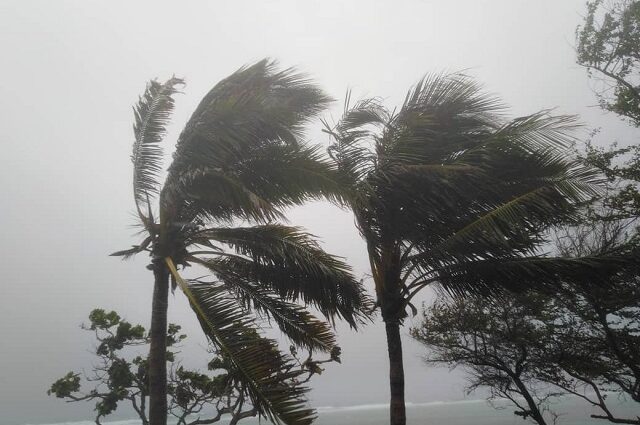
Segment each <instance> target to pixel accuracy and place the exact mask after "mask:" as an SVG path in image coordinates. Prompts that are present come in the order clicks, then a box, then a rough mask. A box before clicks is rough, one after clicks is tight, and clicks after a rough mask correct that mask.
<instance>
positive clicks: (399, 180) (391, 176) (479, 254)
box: [325, 74, 620, 425]
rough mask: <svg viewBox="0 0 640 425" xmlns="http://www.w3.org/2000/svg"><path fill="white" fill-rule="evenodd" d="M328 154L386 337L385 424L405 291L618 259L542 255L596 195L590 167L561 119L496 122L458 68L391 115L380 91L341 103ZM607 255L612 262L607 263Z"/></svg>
mask: <svg viewBox="0 0 640 425" xmlns="http://www.w3.org/2000/svg"><path fill="white" fill-rule="evenodd" d="M349 97H350V96H349V95H348V96H347V101H346V106H345V112H344V115H343V116H342V118H341V119H340V120H339V122H338V123H337V124H335V125H330V123H328V122H325V127H326V129H325V131H326V132H327V133H329V135H330V136H331V137H332V139H333V141H334V142H333V143H332V145H331V146H330V148H329V154H330V156H331V158H332V159H333V161H334V163H335V164H336V167H337V168H338V170H339V171H340V173H341V174H342V183H343V185H344V187H345V192H346V193H347V198H348V205H349V207H350V208H351V209H352V211H353V213H354V216H355V221H356V225H357V227H358V229H359V231H360V233H361V235H362V237H363V238H364V240H365V241H366V244H367V252H368V256H369V261H370V265H371V274H372V276H373V281H374V283H375V291H376V296H377V304H378V306H379V307H380V309H381V312H382V319H383V321H384V322H385V327H386V333H387V346H388V352H389V363H390V392H391V408H390V412H391V413H390V415H391V424H392V425H404V424H405V422H406V418H405V407H404V370H403V361H402V344H401V339H400V325H401V324H402V322H403V319H404V318H405V316H406V314H407V309H412V310H414V311H415V307H413V305H412V304H411V300H412V299H413V297H414V296H415V295H416V294H417V293H418V292H419V291H421V290H422V289H423V288H425V287H428V286H429V285H432V284H436V283H437V284H439V285H440V286H441V287H443V288H445V289H446V290H447V291H450V292H451V293H454V294H459V295H462V294H467V293H484V294H491V293H496V292H499V291H501V290H504V289H506V290H513V291H516V290H521V289H523V288H528V287H538V288H548V289H553V288H554V287H555V284H556V283H557V282H558V281H559V277H560V276H562V277H563V279H573V278H579V277H580V276H582V275H585V274H594V275H598V273H600V272H601V271H602V270H605V269H607V268H611V267H615V265H616V263H617V261H619V260H620V259H608V258H604V257H603V258H591V257H587V258H580V259H574V258H553V257H550V256H545V255H543V253H542V251H541V249H540V247H541V243H542V242H543V241H545V235H546V233H545V232H546V231H547V230H548V228H549V227H550V226H551V225H553V224H555V223H558V222H561V221H562V220H566V219H568V217H570V216H571V215H572V214H573V213H574V211H575V205H576V204H577V203H580V202H583V201H585V200H587V199H590V197H591V196H592V195H593V194H594V193H595V192H596V190H595V186H594V185H595V184H596V183H597V182H598V181H599V180H600V178H599V177H598V175H597V172H596V171H595V170H593V169H591V168H589V167H585V166H583V165H582V164H580V163H579V162H578V161H577V159H576V158H575V155H572V154H571V153H570V152H569V149H568V148H569V146H570V145H571V143H572V141H573V139H572V137H571V136H570V135H569V133H568V131H569V130H570V129H571V128H572V127H573V126H575V122H574V121H573V119H572V118H571V117H567V116H549V115H548V114H547V113H546V112H544V111H543V112H539V113H536V114H533V115H530V116H526V117H520V118H516V119H513V120H506V119H505V118H504V117H503V115H502V112H503V110H504V108H503V107H502V106H501V104H500V102H499V101H498V100H497V99H496V98H494V97H491V96H487V95H486V94H484V93H482V90H481V89H480V87H479V86H478V85H477V84H476V83H475V82H473V81H472V80H471V79H469V78H468V77H466V76H464V75H460V74H452V75H435V76H429V77H426V78H425V79H423V80H422V81H420V82H419V83H418V84H417V85H416V86H415V87H414V88H413V89H412V90H411V91H410V92H409V93H408V94H407V97H406V100H405V102H404V104H403V105H402V107H401V108H399V110H398V111H397V112H390V111H389V110H387V109H386V108H385V107H384V106H383V105H382V103H381V101H380V100H379V99H375V98H374V99H366V100H362V101H359V102H357V103H355V104H354V105H353V106H350V105H349V103H350V102H349ZM608 260H611V261H608Z"/></svg>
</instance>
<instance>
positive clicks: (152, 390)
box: [149, 260, 169, 425]
mask: <svg viewBox="0 0 640 425" xmlns="http://www.w3.org/2000/svg"><path fill="white" fill-rule="evenodd" d="M153 276H154V284H153V298H152V306H151V331H150V337H151V346H150V348H149V424H150V425H166V423H167V308H168V301H169V270H168V269H167V266H166V265H165V264H164V262H162V261H159V260H155V261H154V262H153Z"/></svg>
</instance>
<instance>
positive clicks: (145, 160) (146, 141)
mask: <svg viewBox="0 0 640 425" xmlns="http://www.w3.org/2000/svg"><path fill="white" fill-rule="evenodd" d="M181 85H184V81H183V80H181V79H179V78H175V77H173V78H170V79H169V80H167V81H166V82H165V83H159V82H158V81H155V80H152V81H150V82H149V83H148V84H147V89H146V90H145V92H144V94H143V95H142V96H140V99H139V101H138V104H137V105H136V106H135V107H134V108H133V112H134V115H135V123H134V125H133V133H134V135H135V141H134V143H133V153H132V154H131V161H132V162H133V195H134V198H135V201H136V203H137V204H142V203H144V202H146V201H147V199H148V198H149V197H153V196H154V195H155V194H157V193H158V190H159V182H158V175H159V173H160V170H161V169H162V165H161V161H162V148H161V147H160V143H161V142H162V139H163V138H164V135H165V133H166V130H167V125H168V123H169V120H170V118H171V114H172V112H173V108H174V100H173V95H175V94H176V93H177V92H178V89H177V87H178V86H181Z"/></svg>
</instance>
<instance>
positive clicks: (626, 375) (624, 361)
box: [412, 218, 640, 424]
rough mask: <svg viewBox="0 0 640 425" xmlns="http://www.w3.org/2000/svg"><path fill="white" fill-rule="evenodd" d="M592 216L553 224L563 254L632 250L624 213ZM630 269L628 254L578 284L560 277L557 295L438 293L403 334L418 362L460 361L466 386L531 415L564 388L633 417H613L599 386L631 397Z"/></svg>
mask: <svg viewBox="0 0 640 425" xmlns="http://www.w3.org/2000/svg"><path fill="white" fill-rule="evenodd" d="M594 220H595V221H590V222H588V221H585V222H583V223H582V224H581V225H579V226H575V227H569V228H567V227H565V228H564V229H563V230H561V231H559V232H558V233H557V235H558V236H557V246H558V249H559V251H560V253H561V254H562V255H565V256H584V255H599V254H603V253H610V252H618V253H620V252H624V251H625V250H634V249H637V245H636V244H637V240H636V238H635V237H634V231H635V229H634V228H633V226H628V224H629V222H624V221H616V220H613V219H609V220H607V219H601V218H600V219H594ZM639 276H640V270H639V269H638V267H637V265H634V264H632V263H631V264H628V265H627V267H626V268H624V269H622V270H617V271H616V272H615V273H612V274H610V275H609V276H607V277H603V276H602V275H600V276H592V277H590V278H589V277H587V278H585V281H583V282H582V284H581V285H578V286H576V285H570V284H566V283H565V284H562V285H561V289H560V290H559V292H560V294H561V296H558V297H549V296H547V295H543V294H540V293H535V292H530V293H526V294H521V295H519V296H511V297H504V298H503V299H500V300H498V301H488V300H483V299H477V298H473V299H468V300H459V299H458V300H449V301H447V300H443V299H441V300H439V301H438V302H436V303H435V304H434V305H432V306H430V307H428V308H427V309H425V311H424V320H423V323H422V324H421V325H420V326H418V327H417V328H415V329H413V330H412V336H414V338H416V339H417V340H418V341H420V342H422V343H423V344H425V345H426V346H427V347H428V349H429V350H428V355H427V357H426V360H427V362H429V363H431V364H447V365H449V366H453V367H455V366H463V367H465V368H467V369H468V370H469V371H470V373H471V378H470V381H471V385H470V387H469V388H470V390H473V389H475V388H477V387H479V386H487V387H489V389H490V391H491V396H492V397H495V396H499V397H504V398H507V399H509V400H511V401H512V402H513V403H514V404H515V405H516V407H517V409H518V411H517V412H519V413H520V414H522V415H525V416H528V415H529V416H531V417H532V418H533V419H534V420H536V421H537V422H538V423H540V424H543V423H545V418H544V417H543V415H542V414H541V413H540V412H543V411H545V410H546V411H548V410H549V402H550V400H551V399H552V398H553V397H555V396H558V395H560V394H566V393H569V394H573V395H575V396H578V397H581V398H582V399H584V400H585V401H586V402H588V403H589V404H590V405H592V406H594V407H596V408H598V409H600V410H601V414H594V415H592V417H594V418H599V419H607V420H610V421H612V422H615V423H629V424H638V423H640V419H638V418H620V417H618V415H616V413H615V412H614V411H613V410H612V408H611V406H609V405H608V401H607V395H608V393H615V394H618V395H623V396H628V397H629V398H631V399H632V400H634V401H636V402H638V401H640V398H639V397H638V396H639V393H638V388H640V379H639V378H640V375H639V374H638V372H639V371H640V352H639V351H638V347H640V334H639V333H638V330H639V329H640V291H638V287H639V286H638V284H639V283H640V280H639V279H640V277H639ZM518 397H523V398H524V399H525V400H526V405H523V404H522V403H521V401H520V400H519V399H518Z"/></svg>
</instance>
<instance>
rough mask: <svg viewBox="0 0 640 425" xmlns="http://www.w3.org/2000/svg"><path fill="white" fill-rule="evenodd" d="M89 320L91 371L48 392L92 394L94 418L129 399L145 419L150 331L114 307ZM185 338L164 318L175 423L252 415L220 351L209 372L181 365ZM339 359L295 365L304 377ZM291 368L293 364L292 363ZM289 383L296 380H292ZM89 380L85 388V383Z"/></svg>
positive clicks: (72, 396) (69, 396)
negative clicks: (93, 358)
mask: <svg viewBox="0 0 640 425" xmlns="http://www.w3.org/2000/svg"><path fill="white" fill-rule="evenodd" d="M89 320H90V325H89V326H84V325H83V329H86V330H88V331H92V332H95V336H96V339H97V341H98V345H97V346H96V347H95V351H94V354H95V355H96V357H97V358H98V362H97V363H96V365H95V366H94V367H93V370H92V373H91V374H90V375H87V376H83V375H82V374H80V373H77V372H69V373H67V374H66V375H65V376H63V377H62V378H60V379H58V380H56V381H55V382H54V383H53V384H52V385H51V387H50V388H49V390H48V391H47V394H49V395H53V396H56V397H58V398H62V399H65V400H66V401H67V402H80V401H92V400H95V401H96V404H95V411H96V412H97V414H96V418H95V422H96V424H97V425H100V421H101V419H102V418H104V417H106V416H108V415H109V414H111V413H113V412H115V411H116V410H117V409H118V407H119V405H120V404H121V403H127V404H129V405H130V406H131V407H132V408H133V410H134V411H135V412H136V413H137V415H138V417H139V418H140V421H141V422H142V424H143V425H148V424H149V419H148V415H147V401H148V397H149V382H148V373H149V362H148V360H147V357H146V356H144V355H140V352H141V351H143V350H144V348H147V350H148V345H149V340H150V336H149V334H148V333H147V332H146V330H145V329H144V327H142V326H141V325H132V324H131V323H129V322H127V321H126V320H123V319H122V318H121V317H120V316H119V315H118V314H117V313H116V312H115V311H110V312H107V311H105V310H103V309H95V310H93V311H92V312H91V313H90V314H89ZM185 338H186V335H184V334H181V333H180V326H178V325H174V324H169V326H168V332H167V361H168V362H169V365H170V368H169V370H170V373H169V375H168V378H169V379H168V394H169V404H168V412H169V414H171V415H172V416H174V417H175V418H176V421H177V422H176V424H177V425H205V424H212V423H216V422H219V421H221V420H224V418H226V417H228V418H229V420H230V422H229V423H231V424H235V423H237V422H238V421H240V420H241V419H244V418H247V417H252V416H256V414H257V413H258V412H257V411H256V409H255V408H252V407H250V406H249V407H247V400H246V395H245V391H244V390H243V388H242V387H243V385H244V384H243V383H242V382H241V381H240V380H238V379H237V377H236V376H234V374H233V372H232V371H233V366H232V365H231V364H229V362H228V361H227V360H226V359H225V358H224V357H220V356H214V357H213V358H212V359H211V361H210V362H209V364H208V369H209V371H210V372H209V373H202V372H200V371H198V370H189V369H186V368H185V367H183V366H182V365H180V362H179V360H178V359H177V357H176V354H177V352H176V351H172V349H175V348H178V344H179V343H180V342H182V341H184V339H185ZM329 361H338V362H339V361H340V358H339V352H333V353H332V356H331V358H329V359H327V360H321V361H317V360H313V359H312V358H311V356H309V358H308V359H307V360H305V361H304V362H303V363H302V362H299V361H298V363H299V366H298V365H296V368H299V370H301V371H303V375H302V376H301V377H300V378H304V379H305V380H307V381H308V380H309V379H310V378H311V376H312V375H314V374H316V373H321V372H322V369H321V368H320V366H319V365H320V364H322V363H326V362H329ZM291 367H292V368H293V365H292V366H291ZM288 384H289V385H297V384H298V382H296V381H295V380H292V381H291V382H289V383H288ZM87 386H89V387H90V388H89V389H85V387H87Z"/></svg>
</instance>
